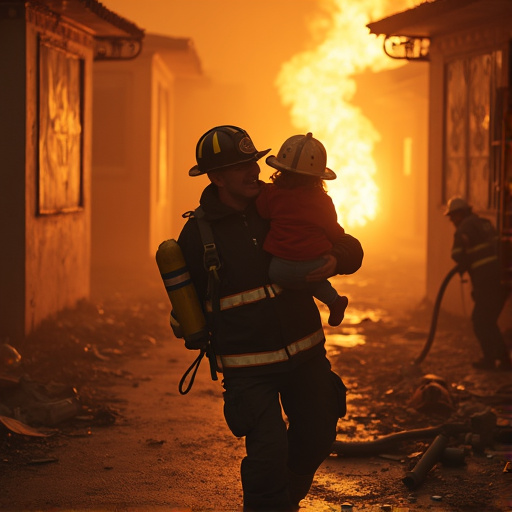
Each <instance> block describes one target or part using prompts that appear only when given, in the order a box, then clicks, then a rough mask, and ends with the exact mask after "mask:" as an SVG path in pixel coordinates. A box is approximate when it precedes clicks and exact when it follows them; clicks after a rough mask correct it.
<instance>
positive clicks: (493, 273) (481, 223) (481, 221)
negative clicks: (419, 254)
mask: <svg viewBox="0 0 512 512" xmlns="http://www.w3.org/2000/svg"><path fill="white" fill-rule="evenodd" d="M452 259H453V260H454V261H456V262H457V263H458V264H459V267H460V268H461V270H462V271H467V272H468V274H469V276H470V278H471V283H472V285H473V289H475V288H476V289H477V290H478V289H480V288H483V289H485V288H492V287H496V286H497V285H498V284H499V281H500V265H499V259H498V233H497V231H496V229H495V228H494V226H493V225H492V223H491V222H490V221H489V220H488V219H485V218H483V217H479V216H478V215H476V214H474V213H471V214H469V215H468V216H467V217H465V218H464V219H463V220H462V222H461V223H460V224H459V225H458V226H457V229H456V230H455V233H454V237H453V247H452Z"/></svg>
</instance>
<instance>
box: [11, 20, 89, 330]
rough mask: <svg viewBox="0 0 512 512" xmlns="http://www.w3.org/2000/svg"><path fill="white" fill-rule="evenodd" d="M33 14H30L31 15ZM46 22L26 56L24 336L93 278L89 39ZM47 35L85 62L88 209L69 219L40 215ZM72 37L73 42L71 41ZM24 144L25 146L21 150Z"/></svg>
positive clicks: (32, 31) (37, 24)
mask: <svg viewBox="0 0 512 512" xmlns="http://www.w3.org/2000/svg"><path fill="white" fill-rule="evenodd" d="M29 14H30V13H29ZM50 26H51V25H50V24H49V23H48V24H47V23H46V21H45V19H44V17H43V16H41V15H40V14H39V15H37V16H30V15H29V21H28V23H27V51H26V70H27V72H26V86H27V96H26V97H27V109H26V171H25V172H26V192H25V197H26V202H25V217H26V223H25V239H26V248H25V276H26V287H25V288H26V295H25V326H24V328H25V333H28V332H29V331H30V330H32V329H33V328H34V327H35V326H37V325H38V324H39V323H40V322H41V320H43V319H44V318H46V317H48V316H50V315H51V314H52V313H55V312H57V311H59V310H61V309H63V308H65V307H71V306H73V305H75V304H76V302H77V301H78V300H79V299H81V298H85V297H87V296H88V295H89V286H90V285H89V276H90V271H89V268H90V235H89V230H90V212H91V197H90V169H91V161H90V151H91V100H92V97H91V92H92V84H91V72H92V67H91V65H92V50H91V48H92V39H91V38H90V36H88V35H85V34H82V33H80V32H77V31H74V30H73V29H69V28H66V27H65V26H63V25H62V24H61V25H58V26H57V27H56V28H57V31H58V33H54V32H52V31H51V30H50ZM40 34H44V35H45V36H48V37H50V38H52V39H54V40H55V41H56V42H57V43H58V42H59V41H61V42H62V41H65V42H63V43H58V44H63V45H64V46H65V48H66V51H69V52H72V53H73V54H76V55H78V56H80V58H82V59H83V60H84V84H83V122H82V136H83V139H82V141H83V142H82V144H83V146H82V159H83V160H82V173H83V178H82V179H83V207H82V208H79V209H77V210H76V211H73V212H69V213H56V214H50V215H39V214H38V211H37V193H38V171H39V169H38V144H39V139H38V136H39V133H38V115H37V105H38V103H37V94H38V87H39V85H38V75H37V70H38V36H39V35H40ZM66 35H71V36H72V37H73V40H71V39H69V40H68V39H67V38H66ZM23 142H24V141H22V140H20V141H19V144H23Z"/></svg>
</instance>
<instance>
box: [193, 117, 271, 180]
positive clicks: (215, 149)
mask: <svg viewBox="0 0 512 512" xmlns="http://www.w3.org/2000/svg"><path fill="white" fill-rule="evenodd" d="M269 151H270V149H266V150H264V151H258V150H257V149H256V148H255V147H254V144H253V142H252V140H251V137H249V134H248V133H247V132H246V131H245V130H242V128H239V127H238V126H232V125H222V126H216V127H215V128H212V129H211V130H208V131H207V132H206V133H205V134H204V135H203V136H202V137H201V138H200V139H199V141H198V143H197V146H196V161H197V165H194V167H192V169H190V171H188V174H189V176H200V175H201V174H205V173H207V172H210V171H215V170H216V169H223V168H224V167H229V166H230V165H234V164H239V163H242V162H250V161H256V160H259V159H260V158H261V157H262V156H265V155H266V154H267V153H268V152H269Z"/></svg>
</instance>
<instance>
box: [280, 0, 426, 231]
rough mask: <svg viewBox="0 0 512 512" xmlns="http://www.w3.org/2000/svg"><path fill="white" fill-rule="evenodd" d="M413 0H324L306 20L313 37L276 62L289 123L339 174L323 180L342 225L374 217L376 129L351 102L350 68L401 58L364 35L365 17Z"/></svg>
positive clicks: (366, 32) (371, 66)
mask: <svg viewBox="0 0 512 512" xmlns="http://www.w3.org/2000/svg"><path fill="white" fill-rule="evenodd" d="M414 3H415V2H412V1H411V0H395V1H393V2H387V1H386V0H323V1H322V2H321V5H322V7H323V8H324V14H323V15H322V16H319V17H317V19H315V20H313V22H312V23H311V25H310V29H311V32H312V34H313V36H314V39H315V40H319V41H320V42H319V44H318V45H317V46H316V47H315V48H313V49H311V50H309V51H306V52H303V53H299V54H296V55H295V56H294V57H292V59H290V60H289V61H288V62H286V63H285V64H283V66H282V67H281V70H280V73H279V75H278V77H277V80H276V85H277V87H278V90H279V94H280V96H281V100H282V102H283V104H284V105H286V106H288V107H289V108H290V116H291V122H292V124H293V126H295V127H296V128H297V129H298V130H299V131H300V133H302V132H304V133H306V132H308V131H310V132H312V133H313V136H314V137H315V138H317V139H318V140H320V141H321V142H322V143H323V144H324V146H325V148H326V150H327V165H328V167H330V168H331V169H333V170H334V171H335V172H336V174H337V176H338V178H337V179H336V180H334V181H330V182H328V187H329V194H330V195H331V197H332V199H333V201H334V203H335V205H336V206H337V210H338V218H339V222H340V224H341V225H343V226H345V227H349V228H350V227H353V226H364V225H365V224H367V222H368V221H371V220H373V219H375V218H376V216H377V213H378V203H379V190H378V187H377V185H376V183H375V181H374V179H373V178H374V176H375V174H376V172H377V164H376V162H375V161H374V159H373V156H372V152H373V147H374V144H375V143H376V142H377V141H378V140H379V137H380V136H379V133H378V132H377V131H376V130H375V128H374V127H373V125H372V123H371V121H370V120H369V119H368V118H366V117H365V116H364V114H363V113H362V112H361V110H360V109H359V108H358V107H356V106H354V105H352V104H351V103H350V102H351V100H352V98H353V97H354V94H355V92H356V83H355V80H354V76H355V75H357V73H361V72H363V71H365V70H372V71H379V70H383V69H389V68H391V67H397V66H400V65H403V62H401V61H395V60H392V59H390V58H388V57H386V55H385V54H384V52H383V50H382V39H380V38H377V37H375V36H374V35H371V34H370V33H369V29H368V28H367V27H366V25H367V24H368V23H369V22H370V21H372V20H375V19H379V18H382V17H384V16H387V15H389V14H391V13H395V12H398V11H400V10H404V9H406V8H408V7H410V6H411V5H412V4H414ZM416 3H417V2H416ZM386 4H392V5H391V7H392V9H393V11H392V12H385V7H386ZM376 87H378V84H376Z"/></svg>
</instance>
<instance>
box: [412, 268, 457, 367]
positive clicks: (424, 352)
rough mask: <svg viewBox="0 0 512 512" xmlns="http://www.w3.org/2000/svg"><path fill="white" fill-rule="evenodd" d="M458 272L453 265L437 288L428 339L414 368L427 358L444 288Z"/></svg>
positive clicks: (432, 340)
mask: <svg viewBox="0 0 512 512" xmlns="http://www.w3.org/2000/svg"><path fill="white" fill-rule="evenodd" d="M458 272H460V267H459V265H455V266H454V267H453V268H452V269H451V270H450V271H449V272H448V274H446V276H445V278H444V279H443V282H442V283H441V286H440V287H439V291H438V292H437V297H436V301H435V303H434V310H433V312H432V320H431V321H430V331H429V333H428V338H427V341H426V342H425V346H424V347H423V350H422V351H421V354H420V355H419V356H418V357H417V358H416V359H415V361H414V363H413V365H415V366H418V365H420V364H421V363H422V362H423V360H424V359H425V357H427V354H428V353H429V351H430V349H431V348H432V344H433V342H434V337H435V334H436V328H437V319H438V318H439V310H440V308H441V301H442V300H443V295H444V292H445V290H446V287H447V286H448V283H449V282H450V281H451V279H452V277H453V276H454V275H455V274H457V273H458Z"/></svg>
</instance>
